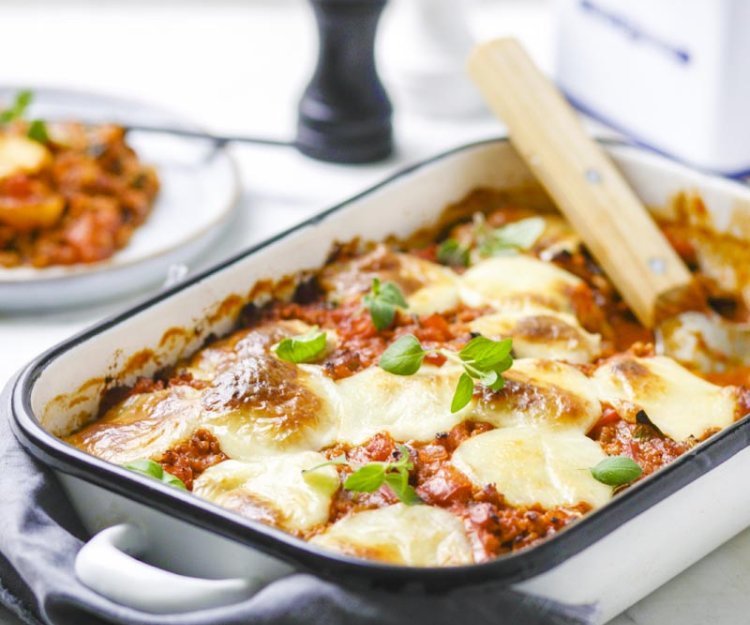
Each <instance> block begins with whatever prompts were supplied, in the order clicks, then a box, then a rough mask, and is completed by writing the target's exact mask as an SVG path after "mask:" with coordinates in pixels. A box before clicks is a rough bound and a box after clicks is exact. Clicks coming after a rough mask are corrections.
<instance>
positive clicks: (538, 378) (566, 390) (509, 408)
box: [472, 358, 601, 433]
mask: <svg viewBox="0 0 750 625" xmlns="http://www.w3.org/2000/svg"><path fill="white" fill-rule="evenodd" d="M503 377H504V378H505V385H504V387H503V388H502V389H501V390H500V391H496V392H492V391H490V390H488V389H484V390H483V391H482V396H481V398H480V399H479V401H478V402H477V403H476V406H475V408H474V410H473V414H472V418H473V419H475V420H477V421H487V422H489V423H492V424H493V425H496V426H498V427H503V426H508V425H520V424H524V425H538V426H543V427H551V428H557V429H568V428H570V429H575V430H578V431H579V432H584V433H585V432H587V431H588V430H589V429H590V428H591V426H593V425H594V423H596V421H597V420H598V419H599V417H601V403H600V402H599V398H598V396H597V389H596V385H595V384H594V383H593V381H592V380H591V379H589V378H587V377H586V376H585V375H584V374H583V373H581V371H580V370H578V369H577V368H576V367H574V366H572V365H569V364H566V363H564V362H558V361H555V360H541V359H536V358H519V359H517V360H515V361H514V362H513V367H512V368H511V369H509V370H508V371H506V372H505V373H503Z"/></svg>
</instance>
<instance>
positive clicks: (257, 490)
mask: <svg viewBox="0 0 750 625" xmlns="http://www.w3.org/2000/svg"><path fill="white" fill-rule="evenodd" d="M324 462H326V458H325V456H323V455H322V454H319V453H317V452H314V451H305V452H301V453H297V454H284V455H279V456H269V457H266V458H263V459H262V460H259V461H257V462H240V461H237V460H225V461H224V462H221V463H219V464H217V465H214V466H213V467H211V468H209V469H207V470H206V471H205V472H204V473H203V474H202V475H201V476H200V477H199V478H198V479H197V480H196V481H195V484H194V487H193V492H194V493H195V494H196V495H198V496H199V497H202V498H204V499H208V500H209V501H212V502H214V503H216V504H218V505H220V506H223V507H225V508H229V509H230V510H234V511H235V512H237V513H239V514H241V515H243V516H246V517H248V518H252V519H255V520H259V521H265V522H270V523H271V524H272V525H275V526H277V527H280V528H282V529H285V530H287V531H299V530H307V529H310V528H312V527H314V526H316V525H321V524H323V523H326V522H327V521H328V516H329V514H330V507H331V498H332V497H333V494H334V493H335V492H336V490H337V489H338V487H339V477H338V472H337V471H336V469H335V468H334V467H332V466H326V467H320V468H318V469H316V470H315V471H311V472H308V473H303V470H305V469H311V468H313V467H316V466H317V465H320V464H322V463H324Z"/></svg>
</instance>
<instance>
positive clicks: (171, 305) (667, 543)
mask: <svg viewBox="0 0 750 625" xmlns="http://www.w3.org/2000/svg"><path fill="white" fill-rule="evenodd" d="M612 154H613V156H614V157H615V159H616V161H617V162H618V164H619V165H620V166H621V168H622V169H623V171H624V173H625V175H626V177H628V178H629V179H630V181H631V183H632V184H634V186H635V188H636V190H637V191H638V193H639V194H641V196H642V197H644V199H646V201H648V202H649V203H653V204H660V203H662V204H663V203H665V202H666V201H667V200H668V199H669V197H670V196H671V195H672V194H673V193H674V192H676V191H678V190H680V189H684V188H691V189H695V190H697V191H699V192H700V193H701V194H702V195H703V196H704V197H706V198H710V197H717V196H718V197H720V199H721V202H719V203H718V204H717V206H718V207H719V210H721V207H722V206H725V207H726V206H732V207H733V208H735V209H736V208H737V207H738V206H744V207H747V206H750V193H749V192H748V190H747V189H745V188H744V187H741V186H739V185H734V184H731V183H727V182H725V181H721V180H714V179H711V178H708V177H704V176H700V175H694V174H692V173H691V172H689V170H686V169H685V168H682V167H680V166H677V165H674V164H671V163H668V162H667V161H664V160H663V159H659V158H658V157H655V156H652V155H644V154H643V153H642V152H641V151H639V150H636V149H634V148H625V147H617V148H614V149H613V150H612ZM528 183H529V175H528V172H527V171H526V170H525V168H524V167H523V166H522V165H521V163H520V162H519V161H518V159H517V157H515V155H514V153H513V152H512V151H511V150H510V148H509V147H508V146H507V145H506V144H504V143H495V144H489V145H482V146H477V147H473V148H469V149H467V150H464V151H461V152H458V153H456V154H453V155H451V156H448V157H446V158H444V159H441V160H439V161H437V162H435V163H433V164H431V165H429V166H427V167H423V168H421V169H419V170H417V171H415V172H413V173H412V174H409V175H407V176H404V177H401V178H399V179H398V180H396V181H395V182H394V183H392V184H391V185H388V186H386V187H383V188H380V189H378V190H377V191H376V192H374V193H372V194H370V195H367V196H365V197H362V198H359V199H357V200H355V201H354V202H353V203H351V204H349V205H348V206H347V207H346V208H344V209H343V210H340V211H338V212H337V213H335V214H333V215H331V216H330V217H327V218H323V219H322V220H321V221H320V222H319V223H318V224H317V225H313V226H308V227H305V228H304V229H302V230H300V231H298V232H295V233H294V234H293V235H292V236H290V237H288V238H287V239H286V240H284V241H280V242H277V243H275V244H272V245H271V246H268V247H267V248H265V249H264V250H263V251H262V252H261V253H259V254H257V255H254V256H252V257H250V258H247V259H244V260H241V261H239V262H237V263H235V264H234V265H232V266H230V267H227V268H225V269H223V270H221V271H219V272H217V273H215V274H213V275H212V276H210V277H209V278H207V279H205V280H203V281H200V282H199V283H197V284H195V285H193V286H191V287H189V288H188V289H186V290H184V291H181V292H179V293H177V294H176V295H175V296H173V297H171V298H169V299H167V300H165V301H163V302H161V303H159V304H158V305H157V306H155V307H153V308H149V309H146V310H143V311H141V312H139V313H136V314H134V315H132V316H131V317H129V318H128V319H126V320H124V321H123V322H121V323H120V324H118V325H117V326H115V327H113V328H110V329H108V330H106V331H104V332H103V333H101V334H100V335H99V336H97V337H96V338H95V339H91V340H87V341H84V342H82V343H81V344H80V345H78V346H77V347H76V348H75V349H73V350H71V351H69V352H67V353H65V354H63V355H61V356H60V357H59V358H57V359H56V360H55V361H53V362H52V363H51V364H50V366H49V367H48V368H47V369H46V370H45V371H44V373H43V375H42V376H41V378H40V380H39V382H38V383H37V384H36V385H35V387H34V390H33V392H32V398H31V399H32V405H33V409H34V410H35V411H36V413H37V414H39V415H40V414H42V411H43V409H44V406H45V405H46V404H47V403H48V402H49V401H50V400H51V399H52V398H54V397H55V396H57V395H59V394H61V393H65V392H70V391H71V390H74V389H76V388H78V387H79V386H80V385H81V384H82V383H83V382H84V381H86V380H88V379H91V378H93V377H96V376H97V375H100V374H101V372H102V371H106V370H111V368H112V366H113V353H114V351H115V350H116V349H120V350H121V352H120V355H119V357H118V359H117V362H119V363H122V362H124V360H125V356H126V355H128V354H132V353H134V352H135V351H137V350H139V349H141V348H143V347H144V346H152V347H155V346H158V344H159V339H160V338H161V336H162V333H163V332H164V330H166V329H167V328H169V327H173V326H175V325H178V326H192V325H193V324H194V322H196V321H197V320H199V319H201V317H202V316H203V314H204V311H205V310H206V308H207V307H208V306H209V304H210V303H212V302H216V301H220V300H222V299H223V298H225V297H226V296H227V295H229V294H231V293H233V292H237V291H239V292H246V290H247V288H248V286H249V285H251V284H252V283H253V282H254V281H255V280H257V279H261V278H268V277H274V276H281V275H285V274H288V273H292V272H294V271H296V270H299V269H303V268H312V267H316V266H318V265H320V264H321V263H322V262H323V261H324V259H325V256H326V253H327V251H328V248H329V244H330V243H331V242H332V241H333V240H347V239H350V238H352V237H354V236H356V235H358V234H361V233H366V236H367V237H368V238H374V239H377V238H382V237H384V236H387V235H388V234H392V233H393V234H397V235H398V234H407V233H408V232H411V231H413V230H414V229H416V228H418V227H419V226H421V225H424V224H426V223H429V222H430V221H431V220H432V219H434V218H435V216H436V215H437V213H438V212H439V211H440V210H441V208H442V207H443V206H445V205H446V204H448V203H450V202H454V201H456V200H458V199H460V198H461V197H462V196H463V195H464V194H465V193H466V192H468V191H469V190H471V189H472V188H474V187H477V186H481V185H489V186H494V187H497V188H503V187H517V186H519V185H523V184H528ZM708 206H709V207H711V206H712V204H711V203H709V204H708ZM719 222H720V223H721V221H720V220H719ZM290 250H294V253H290ZM212 329H213V330H214V331H216V332H221V331H222V330H224V329H226V324H225V325H223V326H222V325H221V324H219V325H218V326H217V327H215V328H208V327H205V328H204V330H205V332H206V333H208V332H209V331H211V330H212ZM204 336H205V334H204ZM201 338H202V337H197V338H196V344H197V341H199V340H201ZM167 356H168V354H165V358H166V357H167ZM114 366H115V368H116V363H115V364H114ZM146 373H148V371H146ZM86 407H89V408H91V407H93V400H92V401H91V402H89V404H83V405H81V406H79V409H80V408H86ZM49 418H50V419H51V421H54V422H56V423H57V425H58V426H64V421H65V419H66V416H65V415H64V414H56V415H55V414H51V415H49ZM748 465H750V454H748V452H744V453H743V454H741V455H738V456H737V457H735V458H733V459H731V460H730V461H728V462H727V463H725V464H723V465H721V467H719V468H717V469H716V470H714V471H711V472H710V473H708V474H707V475H706V476H704V477H703V478H701V480H700V481H698V482H696V483H695V484H692V485H690V486H688V487H686V488H684V489H682V490H681V491H680V492H679V493H677V494H675V495H673V496H672V497H670V498H669V499H668V500H666V501H665V502H662V503H661V504H659V505H658V506H656V507H654V508H653V509H651V510H649V511H647V512H645V513H644V514H642V515H640V516H639V517H637V518H636V519H634V520H633V521H631V522H629V523H626V524H624V525H623V526H622V527H620V528H619V529H618V530H617V531H616V532H615V533H613V534H612V535H610V536H608V537H607V538H606V539H604V540H602V541H599V542H598V543H596V544H595V545H592V546H591V547H589V548H588V549H586V550H585V551H584V552H582V553H580V554H578V555H577V556H576V557H574V558H571V559H569V560H567V561H566V562H565V563H563V564H562V565H560V566H558V567H556V568H555V569H554V570H552V571H550V572H548V573H546V574H545V575H543V576H539V577H538V578H535V579H532V580H527V582H525V583H524V584H523V585H522V587H523V588H527V589H529V590H533V591H535V592H538V593H540V594H543V595H547V596H553V597H557V598H559V599H563V600H566V601H586V602H590V601H600V602H601V605H602V622H604V620H605V617H606V618H610V617H612V616H614V615H615V614H617V613H618V612H619V611H620V610H622V609H624V608H625V607H627V606H628V605H631V604H632V603H633V602H635V601H637V600H638V599H639V598H640V597H642V596H644V595H645V594H647V593H648V592H650V591H652V590H653V589H655V588H656V587H657V586H658V585H660V584H661V583H663V582H664V581H666V580H667V579H669V578H670V577H672V576H673V575H675V574H676V573H678V572H679V571H681V570H682V569H684V568H685V567H686V566H689V564H691V563H692V562H695V561H696V560H698V559H699V558H701V557H702V556H703V555H705V554H706V553H708V552H709V551H710V550H711V549H714V548H715V547H716V546H718V545H719V544H721V543H722V542H724V541H725V540H727V539H728V538H729V537H731V536H733V535H734V534H735V533H737V532H738V531H739V530H740V529H742V528H743V527H745V526H746V525H747V523H748V521H750V501H749V500H747V498H744V499H743V498H742V497H741V496H739V497H738V496H737V494H738V493H743V492H744V490H745V489H744V483H743V480H742V476H743V474H746V473H747V471H748V470H750V466H748ZM722 480H723V481H722ZM69 481H70V480H69ZM730 484H731V485H735V486H736V487H732V488H729V487H728V485H730ZM70 489H71V493H72V494H73V495H74V502H75V504H76V507H77V509H79V511H80V512H81V513H82V514H83V515H84V517H87V521H88V523H89V526H90V527H94V526H97V527H103V526H106V525H109V524H111V523H113V522H120V521H122V520H136V521H138V522H139V523H141V524H143V525H144V526H147V527H148V528H149V532H151V531H152V529H151V528H152V523H155V524H156V525H158V526H159V527H161V528H162V531H164V533H165V534H170V533H171V534H174V535H175V536H173V537H171V540H165V542H163V543H160V542H158V541H154V543H153V544H156V545H158V546H159V549H160V551H159V553H158V554H155V556H158V557H155V559H156V560H160V561H159V562H157V563H158V564H160V565H161V566H167V568H170V570H173V571H174V570H178V572H184V570H185V569H189V571H188V574H193V575H199V576H200V575H201V573H198V572H195V570H194V569H195V567H196V566H197V564H198V563H201V564H202V565H203V564H206V562H205V561H204V559H203V558H201V556H200V550H201V549H202V548H203V542H202V541H203V536H206V537H209V536H211V535H210V534H208V533H206V532H202V531H200V530H197V529H195V528H192V527H190V526H189V525H187V524H185V523H183V522H179V521H175V520H174V519H161V520H159V521H155V520H154V515H155V514H156V513H154V512H153V511H150V510H148V509H147V508H144V507H142V506H137V505H134V504H132V503H130V502H127V501H125V500H122V499H120V500H119V503H118V506H119V507H118V510H119V511H120V514H119V515H118V518H116V519H112V520H109V521H104V523H103V524H102V520H103V518H104V517H107V515H106V514H105V515H104V517H102V516H101V515H99V516H97V514H96V512H95V511H94V508H97V509H98V511H99V512H101V511H102V510H107V509H108V506H109V505H111V503H112V501H113V500H115V499H118V498H116V497H115V496H114V495H107V494H105V493H103V491H100V490H99V489H97V493H98V496H99V497H100V498H101V502H100V503H101V505H99V506H90V505H88V504H89V503H90V501H91V497H90V496H85V495H84V494H83V493H85V492H87V491H89V490H91V489H92V487H90V486H88V485H85V483H83V482H80V483H79V482H76V485H74V486H71V487H70ZM714 504H716V505H714ZM675 515H676V516H675ZM157 516H158V515H157ZM675 518H679V519H680V522H679V523H678V524H676V523H675V522H674V519H675ZM170 523H171V524H176V525H173V527H179V528H180V530H179V531H178V532H175V531H174V530H172V531H171V532H170V531H169V530H168V529H164V528H169V527H170ZM632 528H635V529H632ZM706 528H711V531H710V532H709V531H706ZM188 534H190V535H191V540H190V542H189V544H190V549H188V548H187V547H185V544H187V543H185V544H183V545H182V551H179V549H180V547H177V546H176V545H175V541H176V540H180V538H178V536H179V537H181V536H186V535H188ZM615 537H616V539H615ZM214 538H216V537H214ZM221 540H223V539H221ZM225 542H227V543H228V544H231V543H229V541H225ZM199 543H200V545H199ZM178 551H179V553H178ZM242 553H243V558H244V555H247V554H250V553H253V552H252V550H249V549H247V548H243V552H242ZM655 553H657V554H658V557H654V554H655ZM151 556H152V554H151V553H149V559H152V558H151ZM224 560H225V562H224V564H226V565H227V566H230V562H229V561H232V558H226V559H224ZM644 561H649V562H652V567H651V571H652V572H649V574H648V575H643V570H642V562H644ZM167 562H168V563H169V565H167V564H165V563H167ZM208 562H209V563H211V564H213V565H216V566H217V567H218V568H219V569H221V568H222V566H223V564H222V565H221V566H220V565H219V564H217V559H214V558H208ZM219 562H221V560H219ZM272 562H273V560H269V559H268V558H266V557H265V556H264V557H263V564H262V565H260V566H261V568H262V570H264V571H265V570H267V568H268V567H269V566H271V563H272ZM613 562H617V563H618V564H617V566H616V567H615V566H613V565H612V563H613ZM175 567H176V568H175ZM264 567H265V568H264ZM230 568H233V566H230ZM271 568H272V567H271ZM608 571H609V572H611V575H608V574H606V572H608ZM215 572H217V571H215ZM233 575H234V573H233V572H230V571H227V572H226V573H224V574H223V575H222V574H221V573H219V577H227V576H233ZM624 578H627V579H632V580H633V581H632V583H630V584H622V583H621V580H622V579H624Z"/></svg>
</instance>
